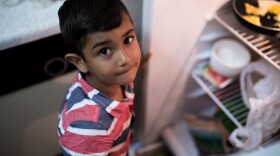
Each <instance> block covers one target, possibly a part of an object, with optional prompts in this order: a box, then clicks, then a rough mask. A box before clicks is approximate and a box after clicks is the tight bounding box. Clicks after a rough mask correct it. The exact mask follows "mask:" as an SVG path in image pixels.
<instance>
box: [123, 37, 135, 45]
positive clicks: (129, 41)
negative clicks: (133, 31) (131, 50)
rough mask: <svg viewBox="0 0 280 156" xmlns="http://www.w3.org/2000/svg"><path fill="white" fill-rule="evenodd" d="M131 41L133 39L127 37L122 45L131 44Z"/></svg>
mask: <svg viewBox="0 0 280 156" xmlns="http://www.w3.org/2000/svg"><path fill="white" fill-rule="evenodd" d="M133 39H134V38H133V37H127V38H125V39H124V41H123V43H124V44H130V43H131V42H133Z"/></svg>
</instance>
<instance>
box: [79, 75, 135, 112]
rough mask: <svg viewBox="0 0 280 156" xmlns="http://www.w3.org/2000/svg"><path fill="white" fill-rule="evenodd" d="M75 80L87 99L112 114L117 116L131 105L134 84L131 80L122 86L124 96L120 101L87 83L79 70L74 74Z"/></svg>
mask: <svg viewBox="0 0 280 156" xmlns="http://www.w3.org/2000/svg"><path fill="white" fill-rule="evenodd" d="M75 81H76V82H78V83H79V84H80V86H81V88H82V90H83V92H84V93H85V94H86V95H87V97H88V98H89V99H92V100H93V101H95V102H96V103H97V104H98V105H100V106H101V107H104V108H105V110H106V111H107V112H108V113H110V114H111V115H112V116H115V117H116V116H119V114H120V113H121V112H122V111H123V109H124V108H125V107H127V105H133V100H134V91H133V88H134V84H133V82H131V83H129V84H127V85H125V86H124V94H125V96H126V98H125V99H123V100H122V101H116V100H113V99H111V98H109V97H108V96H106V95H104V94H103V93H101V92H99V91H98V90H97V89H95V88H93V87H92V86H91V85H90V84H89V83H87V82H86V81H85V80H84V79H83V77H82V75H81V73H80V72H78V74H77V75H76V78H75Z"/></svg>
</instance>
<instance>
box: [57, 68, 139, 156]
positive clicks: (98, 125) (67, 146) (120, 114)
mask: <svg viewBox="0 0 280 156" xmlns="http://www.w3.org/2000/svg"><path fill="white" fill-rule="evenodd" d="M124 93H125V96H126V97H125V99H124V100H122V101H120V102H119V101H115V100H112V99H110V98H109V97H107V96H105V95H104V94H102V93H100V92H99V91H98V90H96V89H94V88H93V87H92V86H90V85H89V84H88V83H87V82H86V81H85V80H84V79H83V78H82V76H81V74H80V73H78V74H77V76H76V79H75V82H74V83H73V85H72V86H71V87H70V88H69V91H68V92H67V94H66V97H65V99H64V101H63V103H62V105H61V108H60V113H59V116H58V130H57V131H58V136H59V144H60V145H61V147H62V150H63V153H64V155H75V156H76V155H77V156H80V155H83V156H93V155H94V156H95V155H98V156H100V155H112V156H114V155H117V156H120V155H126V153H127V151H128V148H129V145H130V143H131V140H132V128H131V121H132V118H133V115H132V105H133V98H134V93H133V83H130V84H128V85H126V86H125V87H124Z"/></svg>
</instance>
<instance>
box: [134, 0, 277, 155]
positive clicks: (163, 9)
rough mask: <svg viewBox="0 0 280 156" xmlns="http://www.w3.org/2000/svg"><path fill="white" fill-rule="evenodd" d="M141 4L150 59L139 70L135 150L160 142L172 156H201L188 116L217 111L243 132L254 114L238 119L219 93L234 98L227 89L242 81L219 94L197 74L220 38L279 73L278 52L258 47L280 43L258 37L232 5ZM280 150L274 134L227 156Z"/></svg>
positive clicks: (146, 0) (213, 1)
mask: <svg viewBox="0 0 280 156" xmlns="http://www.w3.org/2000/svg"><path fill="white" fill-rule="evenodd" d="M142 2H143V3H142V27H141V47H142V51H143V56H145V55H146V54H147V52H150V53H151V54H152V57H151V59H150V60H149V64H148V69H146V71H144V72H143V71H141V72H142V73H141V74H142V76H143V78H142V79H141V90H140V91H138V94H136V95H141V96H139V97H141V98H139V97H138V99H137V97H136V106H135V112H136V116H137V118H136V123H137V124H136V138H135V141H134V145H133V146H132V149H135V148H141V147H145V146H149V145H151V144H153V143H155V142H156V143H157V142H158V141H159V140H160V141H163V142H164V143H165V144H166V145H167V147H168V148H169V149H170V150H171V151H172V153H173V154H174V155H178V156H181V155H182V156H197V155H203V154H201V153H200V151H199V149H198V147H197V144H196V143H195V140H194V137H193V135H192V134H191V132H190V129H189V126H188V124H187V123H186V122H185V115H186V114H195V115H206V116H207V115H209V114H213V112H214V111H216V110H217V108H218V109H219V110H220V111H221V112H223V113H224V114H225V116H226V117H227V118H228V119H229V120H230V121H231V122H232V123H233V124H234V125H235V126H236V127H243V126H245V125H246V117H247V115H248V112H249V111H250V110H249V109H248V108H247V107H246V106H245V105H244V106H241V107H240V108H238V109H244V110H246V111H245V114H243V115H242V117H239V116H236V115H234V112H233V111H232V110H231V109H230V108H227V107H226V106H225V105H224V103H223V102H221V99H219V97H218V96H217V94H216V93H217V91H220V92H221V93H223V92H229V93H231V91H228V90H227V91H225V89H227V88H230V85H237V86H239V82H235V83H231V84H229V85H228V86H229V87H225V88H224V89H218V88H215V87H213V86H212V85H211V84H210V83H209V82H208V81H206V80H205V79H203V76H202V75H201V72H199V69H201V68H200V67H201V64H203V63H205V62H206V63H207V62H208V61H209V57H210V55H211V48H212V46H213V44H214V43H215V42H216V41H217V40H219V39H222V38H232V39H235V40H237V41H239V42H241V43H242V44H243V45H244V46H246V47H247V48H248V49H249V51H250V54H251V55H252V60H257V59H264V60H265V61H267V62H268V63H269V64H270V65H271V67H272V68H276V69H277V70H278V71H279V72H280V64H279V63H280V61H279V60H280V57H279V56H280V53H279V51H277V52H275V53H273V54H271V53H269V54H268V53H267V51H265V50H263V48H259V47H260V46H259V45H260V44H261V45H264V44H271V45H273V47H280V42H279V43H278V42H274V40H273V41H272V40H270V37H267V38H266V36H263V35H261V36H259V34H258V33H257V32H254V31H251V30H250V29H249V28H246V27H245V26H244V25H242V24H241V23H240V22H239V21H238V20H237V19H236V17H235V15H234V12H233V10H232V5H231V1H230V0H210V1H207V0H160V1H158V0H154V1H150V0H143V1H142ZM248 36H253V38H252V37H248ZM256 42H257V43H256ZM262 43H263V44H262ZM274 51H275V50H274ZM136 88H137V86H136ZM235 91H236V90H235ZM239 92H240V90H239ZM136 93H137V91H136ZM232 94H236V92H234V93H232ZM239 98H240V99H242V98H241V97H239ZM246 112H247V113H246ZM156 146H157V145H156ZM279 147H280V139H279V135H275V136H273V137H271V138H270V139H268V140H266V141H265V142H263V143H262V144H261V145H259V146H258V147H256V148H254V149H253V150H249V151H244V150H237V151H235V152H232V153H230V154H228V155H246V156H247V155H264V154H267V155H280V148H279ZM131 153H133V152H130V154H131ZM132 155H133V154H132Z"/></svg>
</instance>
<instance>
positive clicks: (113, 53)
mask: <svg viewBox="0 0 280 156" xmlns="http://www.w3.org/2000/svg"><path fill="white" fill-rule="evenodd" d="M83 54H84V56H85V61H83V60H81V65H80V66H79V65H78V66H77V65H76V66H77V67H78V68H79V70H80V71H81V72H83V73H86V74H85V75H86V80H87V81H88V82H89V83H90V84H92V85H93V86H94V87H95V86H99V87H104V86H111V85H124V84H127V83H129V82H132V81H133V80H134V78H135V76H136V72H137V70H138V68H139V65H140V59H141V52H140V47H139V44H138V41H137V38H136V34H135V31H134V26H133V25H132V23H131V20H130V18H129V16H128V15H127V14H123V17H122V23H121V25H120V26H119V27H118V28H115V29H112V30H110V31H105V32H95V33H90V34H88V35H87V37H86V44H85V46H84V48H83Z"/></svg>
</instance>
